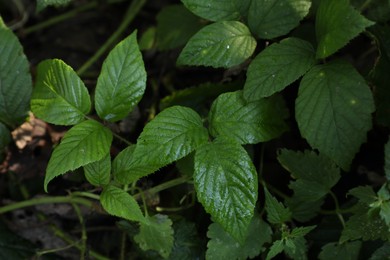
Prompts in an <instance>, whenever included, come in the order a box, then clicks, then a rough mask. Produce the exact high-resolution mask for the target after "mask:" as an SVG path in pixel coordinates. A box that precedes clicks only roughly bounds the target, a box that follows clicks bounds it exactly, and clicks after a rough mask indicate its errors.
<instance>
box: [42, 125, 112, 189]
mask: <svg viewBox="0 0 390 260" xmlns="http://www.w3.org/2000/svg"><path fill="white" fill-rule="evenodd" d="M111 141H112V133H111V131H110V130H109V129H107V128H106V127H104V126H103V125H101V124H99V123H98V122H96V121H92V120H88V121H84V122H82V123H80V124H78V125H75V126H74V127H72V128H71V129H70V130H69V131H68V132H67V133H66V134H65V135H64V137H63V138H62V141H61V143H60V144H59V145H58V146H57V147H56V148H55V149H54V151H53V154H52V155H51V158H50V161H49V164H48V165H47V169H46V176H45V183H44V187H45V191H47V184H48V183H49V182H50V181H51V180H52V179H53V178H55V177H57V176H59V175H61V174H64V173H66V172H68V171H73V170H75V169H77V168H79V167H81V166H84V165H87V164H89V163H92V162H96V161H99V160H101V159H103V157H104V156H106V155H107V154H108V153H109V151H110V145H111Z"/></svg>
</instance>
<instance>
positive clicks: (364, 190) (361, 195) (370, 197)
mask: <svg viewBox="0 0 390 260" xmlns="http://www.w3.org/2000/svg"><path fill="white" fill-rule="evenodd" d="M348 195H352V196H354V197H356V198H358V199H359V201H360V202H362V203H363V204H365V205H367V206H368V205H370V204H372V203H374V202H375V201H376V199H377V196H376V193H375V192H374V190H373V189H372V187H371V186H359V187H356V188H353V189H351V190H350V191H349V192H348Z"/></svg>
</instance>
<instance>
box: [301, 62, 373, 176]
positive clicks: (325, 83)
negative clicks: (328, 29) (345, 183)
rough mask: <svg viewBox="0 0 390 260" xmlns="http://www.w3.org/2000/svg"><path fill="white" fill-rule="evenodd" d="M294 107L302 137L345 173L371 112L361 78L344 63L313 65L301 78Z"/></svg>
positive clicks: (368, 122)
mask: <svg viewBox="0 0 390 260" xmlns="http://www.w3.org/2000/svg"><path fill="white" fill-rule="evenodd" d="M295 107H296V110H295V116H296V120H297V123H298V126H299V129H300V131H301V134H302V136H303V137H304V138H306V140H307V141H308V142H309V144H310V145H311V146H312V147H313V148H317V149H318V150H319V151H320V152H321V153H322V154H324V155H326V156H328V157H329V158H331V159H332V160H334V161H335V162H336V163H337V164H338V165H340V166H341V167H342V168H343V169H344V170H347V169H349V166H350V164H351V161H352V159H353V158H354V156H355V154H356V152H357V151H358V150H359V148H360V145H361V144H362V143H363V142H364V141H365V140H366V134H367V131H368V130H370V129H371V124H372V123H371V113H372V112H373V111H374V109H375V107H374V101H373V97H372V93H371V91H370V89H369V87H368V86H367V84H366V82H365V81H364V78H363V77H362V76H361V75H360V74H359V73H358V72H357V71H356V70H355V69H354V68H353V67H352V66H351V65H350V64H348V63H346V62H342V61H334V62H330V63H327V64H324V65H317V66H315V67H313V68H312V69H311V70H310V71H309V72H308V73H306V75H305V76H304V77H303V79H302V81H301V85H300V87H299V93H298V98H297V99H296V102H295Z"/></svg>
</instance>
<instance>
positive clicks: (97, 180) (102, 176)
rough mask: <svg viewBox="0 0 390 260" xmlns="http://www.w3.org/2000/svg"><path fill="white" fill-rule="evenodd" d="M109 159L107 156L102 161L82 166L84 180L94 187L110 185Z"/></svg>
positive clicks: (108, 155)
mask: <svg viewBox="0 0 390 260" xmlns="http://www.w3.org/2000/svg"><path fill="white" fill-rule="evenodd" d="M110 173H111V157H110V154H107V155H106V156H104V157H103V159H101V160H99V161H96V162H92V163H90V164H87V165H85V166H84V174H85V178H86V179H87V181H88V182H89V183H91V184H92V185H95V186H103V185H107V184H108V183H110Z"/></svg>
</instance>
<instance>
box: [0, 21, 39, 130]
mask: <svg viewBox="0 0 390 260" xmlns="http://www.w3.org/2000/svg"><path fill="white" fill-rule="evenodd" d="M0 39H1V45H0V57H1V59H0V122H3V123H4V124H6V125H8V126H11V127H16V126H17V125H19V124H21V123H22V122H23V121H24V120H25V119H26V117H27V112H28V110H29V109H30V108H29V106H30V98H31V92H32V81H31V75H30V66H29V63H28V60H27V58H26V56H25V55H24V52H23V47H22V45H21V44H20V42H19V40H18V38H17V37H16V35H15V34H14V33H13V32H12V31H11V30H9V29H7V28H6V27H5V26H4V27H0Z"/></svg>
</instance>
